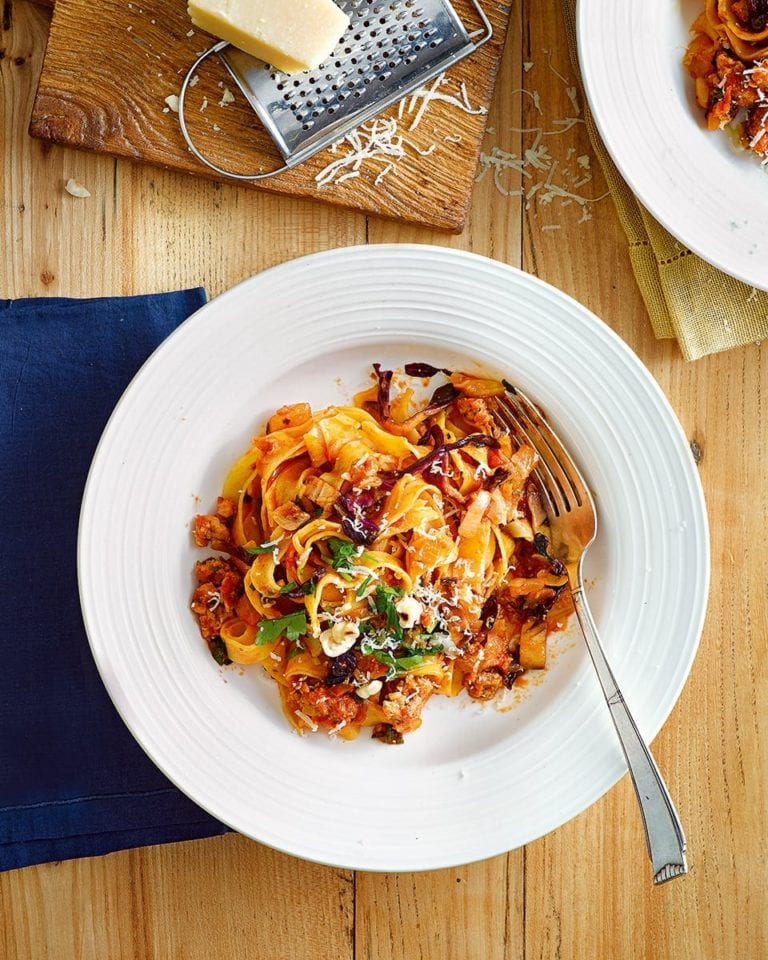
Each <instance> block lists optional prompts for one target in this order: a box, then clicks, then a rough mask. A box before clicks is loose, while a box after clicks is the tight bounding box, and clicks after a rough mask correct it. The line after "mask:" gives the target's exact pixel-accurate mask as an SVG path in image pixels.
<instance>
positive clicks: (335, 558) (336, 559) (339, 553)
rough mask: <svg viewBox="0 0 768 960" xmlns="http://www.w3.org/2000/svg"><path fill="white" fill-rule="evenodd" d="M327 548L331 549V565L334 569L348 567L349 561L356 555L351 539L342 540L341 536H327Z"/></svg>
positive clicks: (355, 548) (345, 568)
mask: <svg viewBox="0 0 768 960" xmlns="http://www.w3.org/2000/svg"><path fill="white" fill-rule="evenodd" d="M327 542H328V549H329V550H330V551H331V566H332V567H333V568H334V569H335V570H347V569H349V565H350V563H349V561H350V560H351V559H352V558H353V557H356V556H357V547H356V546H355V545H354V543H352V541H351V540H342V539H341V537H329V538H328V541H327Z"/></svg>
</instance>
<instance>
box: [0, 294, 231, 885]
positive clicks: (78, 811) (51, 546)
mask: <svg viewBox="0 0 768 960" xmlns="http://www.w3.org/2000/svg"><path fill="white" fill-rule="evenodd" d="M204 303H205V292H204V291H203V290H200V289H198V290H184V291H181V292H180V293H170V294H160V295H156V296H144V297H125V298H123V297H120V298H104V299H94V300H65V299H58V298H56V299H46V298H39V299H34V300H13V301H8V300H0V497H1V498H2V500H1V502H2V506H1V507H0V530H2V534H1V536H2V547H1V548H0V549H1V550H2V553H1V554H0V555H1V556H2V569H1V570H0V611H2V624H1V625H0V656H1V657H2V666H1V667H0V870H9V869H13V868H15V867H23V866H27V865H28V864H32V863H41V862H44V861H49V860H64V859H69V858H72V857H86V856H93V855H95V854H102V853H109V852H110V851H113V850H121V849H125V848H127V847H137V846H143V845H145V844H153V843H166V842H169V841H172V840H190V839H194V838H197V837H207V836H211V835H213V834H220V833H224V832H225V830H226V828H225V827H224V826H223V825H222V824H220V823H219V822H218V821H216V820H214V819H213V818H212V817H210V816H208V815H207V814H206V813H204V812H203V811H202V810H200V809H199V808H198V807H197V806H195V804H194V803H192V801H191V800H189V799H188V798H187V797H185V796H184V795H183V794H182V793H181V792H180V791H179V790H177V789H176V788H175V787H174V786H173V785H172V784H171V783H170V782H169V781H168V780H167V779H166V778H165V777H164V776H163V774H161V773H160V771H159V770H158V769H157V768H156V767H155V766H154V765H153V764H152V762H151V761H150V760H149V759H148V757H147V756H146V755H145V754H144V753H143V751H142V750H141V748H140V747H139V746H138V744H137V743H136V742H135V741H134V739H133V737H132V736H131V734H130V733H129V732H128V730H127V728H126V727H125V726H124V724H123V722H122V720H121V719H120V717H119V716H118V714H117V712H116V710H115V709H114V707H113V706H112V703H111V701H110V699H109V697H108V696H107V693H106V690H105V689H104V686H103V684H102V682H101V679H100V678H99V675H98V673H97V671H96V667H95V665H94V662H93V659H92V658H91V653H90V649H89V647H88V641H87V639H86V636H85V630H84V627H83V622H82V619H81V616H80V605H79V602H78V593H77V571H76V546H77V523H78V515H79V511H80V501H81V498H82V494H83V487H84V484H85V479H86V475H87V473H88V468H89V465H90V462H91V458H92V456H93V453H94V450H95V449H96V444H97V442H98V440H99V436H100V435H101V431H102V430H103V428H104V425H105V423H106V422H107V419H108V417H109V414H110V413H111V411H112V408H113V406H114V405H115V403H116V402H117V400H118V399H119V398H120V395H121V394H122V392H123V390H124V389H125V388H126V386H127V385H128V383H129V382H130V380H131V378H132V377H133V375H134V374H135V373H136V371H137V370H138V368H139V367H140V366H141V364H142V363H143V362H144V360H145V359H146V358H147V357H148V356H149V354H150V353H151V352H152V351H153V350H154V349H155V347H156V346H157V345H158V344H159V343H160V342H161V341H162V340H163V339H164V338H165V337H166V336H167V335H168V334H169V333H170V332H171V331H172V330H173V329H174V328H175V327H176V326H178V324H179V323H181V322H182V320H184V319H186V317H188V316H189V315H190V314H191V313H193V312H194V311H195V310H197V309H198V307H200V306H202V305H203V304H204Z"/></svg>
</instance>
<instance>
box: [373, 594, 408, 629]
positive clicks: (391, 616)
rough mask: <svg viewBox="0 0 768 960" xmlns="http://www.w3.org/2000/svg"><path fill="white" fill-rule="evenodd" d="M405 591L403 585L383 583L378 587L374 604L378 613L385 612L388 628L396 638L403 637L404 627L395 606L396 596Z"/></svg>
mask: <svg viewBox="0 0 768 960" xmlns="http://www.w3.org/2000/svg"><path fill="white" fill-rule="evenodd" d="M404 592H405V591H404V590H403V589H402V588H401V587H387V586H384V585H383V584H382V585H381V586H378V587H376V593H375V594H374V598H373V606H374V609H375V610H376V612H377V613H383V614H384V615H385V617H386V618H387V629H388V630H391V631H392V635H393V636H394V637H395V639H396V640H398V641H401V640H402V639H403V628H402V626H401V624H400V617H399V615H398V613H397V610H396V608H395V597H402V595H403V593H404Z"/></svg>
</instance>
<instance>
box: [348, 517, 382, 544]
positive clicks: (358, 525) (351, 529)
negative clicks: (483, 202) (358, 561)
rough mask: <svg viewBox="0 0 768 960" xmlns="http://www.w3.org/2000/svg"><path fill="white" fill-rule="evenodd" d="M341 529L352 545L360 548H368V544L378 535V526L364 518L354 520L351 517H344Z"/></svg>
mask: <svg viewBox="0 0 768 960" xmlns="http://www.w3.org/2000/svg"><path fill="white" fill-rule="evenodd" d="M341 529H342V530H343V531H344V533H345V534H346V535H347V536H348V537H349V539H350V540H351V541H352V542H353V543H357V544H359V545H362V546H368V544H371V543H373V541H374V540H375V539H376V537H378V535H379V527H378V525H377V524H375V523H374V522H373V520H368V519H367V518H366V517H359V518H355V519H353V518H352V517H344V518H343V519H342V521H341Z"/></svg>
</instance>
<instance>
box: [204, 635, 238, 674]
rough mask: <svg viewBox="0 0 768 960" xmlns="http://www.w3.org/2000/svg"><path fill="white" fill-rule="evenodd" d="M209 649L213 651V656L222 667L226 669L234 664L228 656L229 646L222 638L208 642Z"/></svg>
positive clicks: (215, 638)
mask: <svg viewBox="0 0 768 960" xmlns="http://www.w3.org/2000/svg"><path fill="white" fill-rule="evenodd" d="M208 648H209V649H210V651H211V656H212V657H213V659H214V660H215V661H216V663H218V665H219V666H220V667H226V666H227V664H229V663H232V661H231V660H230V659H229V656H228V654H227V645H226V644H225V643H224V641H223V640H222V639H221V637H212V638H211V639H210V640H209V641H208Z"/></svg>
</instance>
